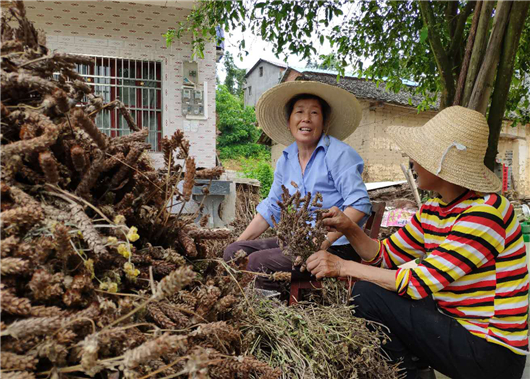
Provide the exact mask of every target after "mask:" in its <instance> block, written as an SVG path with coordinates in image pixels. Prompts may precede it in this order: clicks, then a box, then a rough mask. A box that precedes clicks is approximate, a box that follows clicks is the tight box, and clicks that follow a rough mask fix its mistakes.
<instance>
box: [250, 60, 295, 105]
mask: <svg viewBox="0 0 530 379" xmlns="http://www.w3.org/2000/svg"><path fill="white" fill-rule="evenodd" d="M286 69H287V65H286V64H283V63H278V62H273V61H268V60H265V59H259V60H258V61H257V62H256V63H255V64H254V66H252V68H251V69H250V70H248V72H247V74H246V75H245V83H246V84H245V105H250V106H255V105H256V103H257V102H258V99H259V97H260V96H261V94H262V93H263V92H265V91H267V90H268V89H269V88H271V87H274V86H275V85H276V84H278V83H279V82H280V80H281V79H282V76H283V73H284V71H285V70H286Z"/></svg>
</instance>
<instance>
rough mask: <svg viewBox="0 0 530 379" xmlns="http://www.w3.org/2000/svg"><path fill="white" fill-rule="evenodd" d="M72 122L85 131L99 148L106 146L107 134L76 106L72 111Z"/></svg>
mask: <svg viewBox="0 0 530 379" xmlns="http://www.w3.org/2000/svg"><path fill="white" fill-rule="evenodd" d="M72 122H73V123H74V124H75V125H76V126H77V127H79V128H81V129H83V130H84V131H85V132H87V133H88V135H89V136H90V137H92V139H93V140H94V142H95V143H96V144H97V145H98V147H99V148H100V149H101V150H105V149H106V148H107V136H106V135H105V134H103V133H102V132H101V131H100V130H99V129H98V127H97V126H96V124H94V122H93V121H92V120H91V119H90V118H89V117H88V116H87V115H86V114H85V112H84V111H83V110H82V109H81V108H78V109H76V110H75V111H74V112H73V114H72Z"/></svg>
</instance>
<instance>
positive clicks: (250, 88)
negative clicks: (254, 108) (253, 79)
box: [248, 86, 252, 95]
mask: <svg viewBox="0 0 530 379" xmlns="http://www.w3.org/2000/svg"><path fill="white" fill-rule="evenodd" d="M248 94H249V95H252V86H248Z"/></svg>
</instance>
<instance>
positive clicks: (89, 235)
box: [70, 204, 107, 255]
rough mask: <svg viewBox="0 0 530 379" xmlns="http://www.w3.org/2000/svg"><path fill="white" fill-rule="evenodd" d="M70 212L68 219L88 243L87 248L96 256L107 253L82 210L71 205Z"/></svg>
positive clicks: (75, 205) (77, 206) (98, 235)
mask: <svg viewBox="0 0 530 379" xmlns="http://www.w3.org/2000/svg"><path fill="white" fill-rule="evenodd" d="M70 212H71V213H70V215H71V216H70V217H71V218H70V219H71V220H72V221H73V223H74V224H75V225H77V227H78V228H79V229H80V230H81V233H82V234H83V239H84V240H85V241H86V242H87V243H88V246H90V248H91V249H92V250H93V251H94V253H95V254H96V255H103V254H105V253H107V248H106V247H105V245H104V244H103V241H102V238H101V236H100V234H99V233H98V231H97V230H96V229H95V228H94V225H93V224H92V221H91V220H90V218H89V217H88V216H87V215H86V213H85V211H84V210H83V208H82V207H81V206H79V205H77V204H72V205H70Z"/></svg>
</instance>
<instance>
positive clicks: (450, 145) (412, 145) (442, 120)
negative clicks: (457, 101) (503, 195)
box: [387, 106, 502, 193]
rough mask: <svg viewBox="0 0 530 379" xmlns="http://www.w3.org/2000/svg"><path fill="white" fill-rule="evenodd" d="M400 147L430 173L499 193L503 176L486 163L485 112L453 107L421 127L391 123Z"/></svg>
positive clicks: (478, 188)
mask: <svg viewBox="0 0 530 379" xmlns="http://www.w3.org/2000/svg"><path fill="white" fill-rule="evenodd" d="M387 131H388V133H389V134H390V135H391V136H392V138H393V139H394V141H395V142H396V143H397V144H398V145H399V147H400V148H401V149H402V150H403V151H404V152H405V153H406V154H407V155H408V156H409V157H410V158H412V159H413V160H415V161H416V162H418V163H419V164H420V165H421V166H422V167H423V168H424V169H426V170H427V171H429V172H430V173H432V174H434V175H436V176H438V177H440V178H442V179H444V180H446V181H448V182H450V183H453V184H457V185H459V186H462V187H465V188H469V189H471V190H474V191H478V192H485V193H491V192H497V191H499V190H500V189H501V186H502V185H501V181H500V179H499V178H498V177H497V176H496V175H495V174H494V173H493V172H492V171H491V170H490V169H488V168H487V167H486V166H485V165H484V156H485V155H486V149H487V147H488V135H489V128H488V123H487V121H486V118H485V117H484V115H482V114H481V113H479V112H477V111H474V110H471V109H468V108H464V107H460V106H453V107H449V108H445V109H444V110H443V111H441V112H440V113H438V114H437V115H436V116H434V117H433V118H432V119H431V120H430V121H428V122H427V123H426V124H425V125H423V126H421V127H406V126H390V127H388V129H387Z"/></svg>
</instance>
